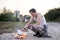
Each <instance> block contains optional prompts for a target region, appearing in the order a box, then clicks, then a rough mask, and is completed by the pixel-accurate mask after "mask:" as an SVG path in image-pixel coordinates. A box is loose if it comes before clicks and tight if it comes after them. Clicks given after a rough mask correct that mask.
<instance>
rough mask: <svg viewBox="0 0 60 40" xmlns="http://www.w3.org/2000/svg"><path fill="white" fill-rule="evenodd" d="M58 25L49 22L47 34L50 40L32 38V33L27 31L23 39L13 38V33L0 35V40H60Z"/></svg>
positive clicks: (47, 39)
mask: <svg viewBox="0 0 60 40" xmlns="http://www.w3.org/2000/svg"><path fill="white" fill-rule="evenodd" d="M59 29H60V23H56V22H50V23H48V34H49V35H50V36H51V37H52V38H43V37H40V38H38V37H34V36H33V34H34V33H33V32H32V31H29V32H28V36H27V38H25V39H15V38H14V37H13V34H14V33H4V34H2V35H0V40H60V30H59Z"/></svg>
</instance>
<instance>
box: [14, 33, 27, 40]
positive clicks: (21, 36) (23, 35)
mask: <svg viewBox="0 0 60 40" xmlns="http://www.w3.org/2000/svg"><path fill="white" fill-rule="evenodd" d="M26 36H27V34H26V33H23V34H15V36H14V37H15V38H17V39H24V38H26Z"/></svg>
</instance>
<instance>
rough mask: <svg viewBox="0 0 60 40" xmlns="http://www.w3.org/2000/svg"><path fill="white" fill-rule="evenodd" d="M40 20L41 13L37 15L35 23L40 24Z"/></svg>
mask: <svg viewBox="0 0 60 40" xmlns="http://www.w3.org/2000/svg"><path fill="white" fill-rule="evenodd" d="M41 20H42V15H41V14H39V15H38V16H37V23H36V24H38V25H39V24H40V23H41Z"/></svg>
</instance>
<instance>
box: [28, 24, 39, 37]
mask: <svg viewBox="0 0 60 40" xmlns="http://www.w3.org/2000/svg"><path fill="white" fill-rule="evenodd" d="M28 29H31V30H32V31H33V32H35V34H34V35H33V36H37V35H38V34H39V32H38V30H37V28H36V26H34V25H33V24H30V25H29V26H28Z"/></svg>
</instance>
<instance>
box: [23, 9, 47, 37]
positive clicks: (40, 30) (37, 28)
mask: <svg viewBox="0 0 60 40" xmlns="http://www.w3.org/2000/svg"><path fill="white" fill-rule="evenodd" d="M29 13H30V14H31V18H30V20H29V22H28V23H27V24H26V25H25V27H24V29H31V30H32V31H33V32H35V33H36V34H34V36H37V37H46V36H48V33H47V23H46V20H45V17H44V16H43V15H41V14H40V13H37V12H36V10H35V9H34V8H32V9H30V10H29ZM33 20H35V21H36V24H31V22H32V21H33Z"/></svg>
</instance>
